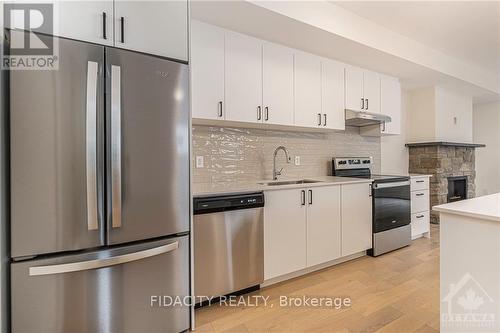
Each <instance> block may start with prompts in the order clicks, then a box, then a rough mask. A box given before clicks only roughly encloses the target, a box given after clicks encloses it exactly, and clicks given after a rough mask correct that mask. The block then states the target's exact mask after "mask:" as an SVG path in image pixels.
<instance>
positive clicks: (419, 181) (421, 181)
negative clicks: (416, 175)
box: [415, 180, 424, 183]
mask: <svg viewBox="0 0 500 333" xmlns="http://www.w3.org/2000/svg"><path fill="white" fill-rule="evenodd" d="M415 182H416V183H423V182H424V180H417V181H415Z"/></svg>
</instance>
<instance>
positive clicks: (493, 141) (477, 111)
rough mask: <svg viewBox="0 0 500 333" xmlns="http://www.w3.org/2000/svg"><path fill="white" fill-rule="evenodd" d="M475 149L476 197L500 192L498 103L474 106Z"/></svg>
mask: <svg viewBox="0 0 500 333" xmlns="http://www.w3.org/2000/svg"><path fill="white" fill-rule="evenodd" d="M473 123H474V131H473V136H474V142H476V143H484V144H486V147H485V148H477V149H476V195H477V196H481V195H487V194H491V193H498V192H500V102H495V103H488V104H476V105H474V114H473Z"/></svg>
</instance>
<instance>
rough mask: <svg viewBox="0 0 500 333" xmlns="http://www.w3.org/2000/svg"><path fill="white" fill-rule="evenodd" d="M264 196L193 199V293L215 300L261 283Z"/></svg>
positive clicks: (262, 279)
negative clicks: (214, 298)
mask: <svg viewBox="0 0 500 333" xmlns="http://www.w3.org/2000/svg"><path fill="white" fill-rule="evenodd" d="M263 207H264V194H263V193H262V192H259V193H250V194H240V195H225V196H214V197H204V198H195V199H194V201H193V208H194V292H195V295H196V296H198V297H200V296H209V297H218V296H222V295H227V294H231V293H234V292H238V291H241V290H243V289H247V288H250V287H255V286H258V285H260V283H262V282H263V281H264V221H263V220H264V208H263Z"/></svg>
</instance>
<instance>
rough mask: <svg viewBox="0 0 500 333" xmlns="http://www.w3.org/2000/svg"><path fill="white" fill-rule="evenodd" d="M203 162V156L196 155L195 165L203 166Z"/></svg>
mask: <svg viewBox="0 0 500 333" xmlns="http://www.w3.org/2000/svg"><path fill="white" fill-rule="evenodd" d="M204 164H205V163H204V160H203V156H196V167H197V168H203V167H204Z"/></svg>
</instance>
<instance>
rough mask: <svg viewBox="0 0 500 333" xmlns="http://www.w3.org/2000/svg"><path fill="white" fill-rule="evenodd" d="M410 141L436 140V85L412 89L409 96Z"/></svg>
mask: <svg viewBox="0 0 500 333" xmlns="http://www.w3.org/2000/svg"><path fill="white" fill-rule="evenodd" d="M407 108H408V123H409V124H411V126H408V142H429V141H436V140H435V137H436V127H435V118H434V115H435V109H436V105H435V90H434V87H429V88H421V89H416V90H412V91H410V92H409V93H408V96H407Z"/></svg>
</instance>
